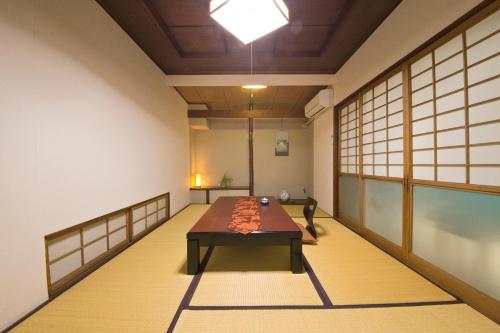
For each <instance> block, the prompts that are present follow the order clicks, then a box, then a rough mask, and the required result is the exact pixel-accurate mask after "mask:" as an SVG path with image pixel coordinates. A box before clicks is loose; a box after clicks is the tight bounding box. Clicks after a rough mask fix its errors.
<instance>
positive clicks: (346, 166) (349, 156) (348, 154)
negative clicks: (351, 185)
mask: <svg viewBox="0 0 500 333" xmlns="http://www.w3.org/2000/svg"><path fill="white" fill-rule="evenodd" d="M358 113H359V108H358V100H355V101H353V102H351V103H349V104H348V105H346V106H345V107H344V108H342V109H341V111H340V172H341V173H345V174H358V173H359V156H358V151H359V149H358V148H359V138H358V128H359V127H358Z"/></svg>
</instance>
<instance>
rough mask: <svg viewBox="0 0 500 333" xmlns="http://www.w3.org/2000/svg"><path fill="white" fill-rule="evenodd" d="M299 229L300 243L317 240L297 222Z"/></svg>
mask: <svg viewBox="0 0 500 333" xmlns="http://www.w3.org/2000/svg"><path fill="white" fill-rule="evenodd" d="M297 226H298V227H299V229H300V231H302V243H316V242H317V241H318V240H317V239H316V238H314V237H313V236H312V235H311V233H310V232H309V231H307V229H306V228H304V226H303V225H302V224H300V223H297Z"/></svg>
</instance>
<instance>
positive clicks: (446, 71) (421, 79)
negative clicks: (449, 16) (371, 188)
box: [410, 12, 500, 186]
mask: <svg viewBox="0 0 500 333" xmlns="http://www.w3.org/2000/svg"><path fill="white" fill-rule="evenodd" d="M410 76H411V83H410V84H411V118H412V126H411V130H412V150H413V151H412V157H413V178H414V179H417V180H430V181H437V182H452V183H463V184H473V185H492V186H500V90H499V89H498V87H499V86H500V12H496V13H494V14H492V15H491V16H489V17H488V18H486V19H484V20H483V21H481V22H479V23H478V24H476V25H474V26H472V27H471V28H469V29H467V30H465V31H464V32H462V33H460V34H459V35H458V36H456V37H454V38H452V39H451V40H449V41H447V42H446V43H444V44H443V45H441V46H439V47H437V48H435V49H434V50H432V51H430V52H429V53H428V54H426V55H424V56H423V57H421V58H420V59H418V60H417V61H415V62H413V63H412V64H411V66H410Z"/></svg>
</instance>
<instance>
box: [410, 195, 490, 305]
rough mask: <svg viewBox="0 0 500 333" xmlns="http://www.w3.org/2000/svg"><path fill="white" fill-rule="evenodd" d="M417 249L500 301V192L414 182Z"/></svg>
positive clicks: (441, 266)
mask: <svg viewBox="0 0 500 333" xmlns="http://www.w3.org/2000/svg"><path fill="white" fill-rule="evenodd" d="M413 198H414V203H413V253H414V254H416V255H417V256H419V257H420V258H423V259H425V260H427V261H429V262H430V263H432V264H434V265H436V266H437V267H439V268H441V269H443V270H445V271H446V272H448V273H450V274H452V275H454V276H456V277H458V278H459V279H461V280H463V281H465V282H466V283H468V284H470V285H471V286H473V287H475V288H477V289H479V290H481V291H482V292H484V293H486V294H488V295H490V296H492V297H494V298H496V299H497V300H500V196H499V195H489V194H482V193H473V192H463V191H458V190H447V189H440V188H433V187H425V186H415V188H414V192H413Z"/></svg>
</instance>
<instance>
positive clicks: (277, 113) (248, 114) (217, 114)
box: [188, 110, 305, 119]
mask: <svg viewBox="0 0 500 333" xmlns="http://www.w3.org/2000/svg"><path fill="white" fill-rule="evenodd" d="M188 118H304V119H305V116H304V113H303V112H302V113H298V112H289V111H282V110H252V111H247V110H241V111H235V110H213V111H188Z"/></svg>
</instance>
